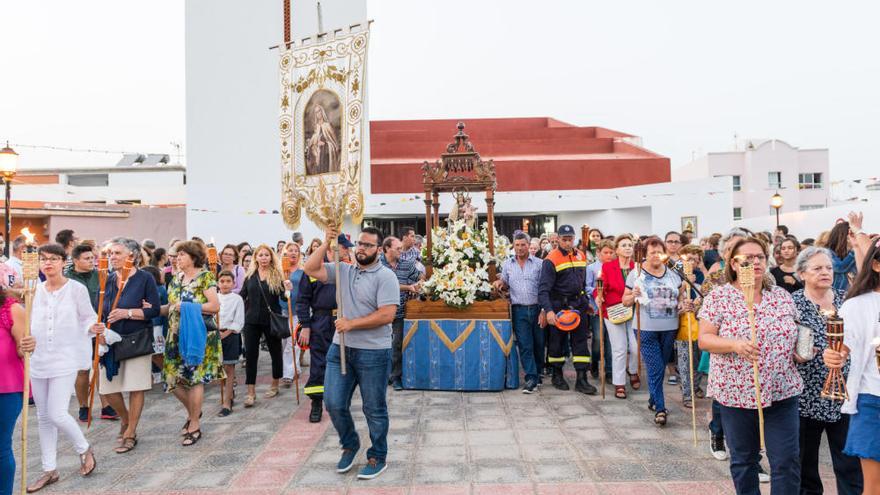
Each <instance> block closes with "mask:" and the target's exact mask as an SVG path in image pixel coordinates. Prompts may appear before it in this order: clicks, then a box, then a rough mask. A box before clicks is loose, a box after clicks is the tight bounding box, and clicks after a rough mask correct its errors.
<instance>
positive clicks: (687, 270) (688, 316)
mask: <svg viewBox="0 0 880 495" xmlns="http://www.w3.org/2000/svg"><path fill="white" fill-rule="evenodd" d="M682 269H683V270H684V275H685V277H687V279H688V280H690V277H691V276H692V275H693V274H694V265H693V263H692V262H691V261H690V259H689V257H688V256H687V255H684V256H683V257H682ZM681 288H682V290H683V291H684V300H685V301H687V302H691V289H690V286H689V285H688V284H687V283H683V284H681ZM693 317H694V314H693V312H690V311H689V312H687V313H685V315H684V320H685V324H686V326H687V346H688V373H689V376H690V379H691V428H692V430H693V432H694V447H696V446H697V396H696V395H695V394H694V344H693V342H692V341H691V336H692V333H691V332H692V331H693V330H692V329H691V321H692V320H693Z"/></svg>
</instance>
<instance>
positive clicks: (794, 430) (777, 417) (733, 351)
mask: <svg viewBox="0 0 880 495" xmlns="http://www.w3.org/2000/svg"><path fill="white" fill-rule="evenodd" d="M767 256H768V250H767V245H766V244H765V243H764V241H762V240H760V239H758V238H755V237H749V238H745V239H740V240H739V241H737V242H736V243H735V244H734V245H733V248H732V249H731V255H730V259H729V260H728V263H727V265H726V267H725V273H726V275H727V279H728V280H729V283H728V284H726V285H722V286H720V287H717V288H716V289H714V290H713V291H712V292H710V293H709V294H707V295H706V298H705V299H704V300H703V306H702V308H701V310H700V315H699V319H700V336H699V342H700V349H702V350H704V351H708V352H710V353H711V354H712V357H711V360H712V363H711V368H712V372H711V373H710V375H709V395H711V396H713V397H714V398H715V400H717V401H718V403H719V404H720V405H721V423H722V425H723V427H724V433H725V436H726V437H727V446H728V447H729V448H730V474H731V477H732V478H733V483H734V485H735V487H736V492H737V493H750V494H752V493H755V494H756V493H760V490H759V489H758V473H759V464H758V462H759V459H760V449H761V446H760V442H759V441H758V438H759V435H758V414H757V408H758V407H759V406H758V405H757V404H756V400H755V386H754V382H753V378H752V377H753V374H752V366H753V364H752V363H755V362H757V363H758V369H759V376H760V381H761V404H760V407H761V408H762V409H763V410H764V421H765V424H766V427H765V429H764V432H765V436H766V452H767V457H768V458H769V460H770V465H771V466H772V469H771V479H770V483H771V491H772V492H773V493H797V492H798V490H799V487H800V481H801V476H800V454H799V448H798V440H799V434H798V429H799V425H800V421H799V419H798V395H800V393H801V391H802V390H803V381H802V380H801V376H800V374H798V372H797V368H796V367H795V361H794V356H795V355H794V350H795V346H796V344H797V333H798V332H797V325H796V324H795V317H796V315H797V309H796V308H795V306H794V302H793V301H792V299H791V295H789V293H788V292H786V291H785V290H784V289H781V288H779V287H776V286H775V285H771V284H770V283H769V281H767V280H765V278H764V274H765V272H766V271H767ZM745 261H748V262H750V263H752V264H753V265H754V270H755V273H754V274H755V281H756V283H755V287H754V289H753V290H754V293H753V294H754V311H755V327H756V329H757V334H758V338H757V343H756V344H753V343H752V339H751V329H750V325H749V318H748V312H747V308H746V304H745V298H744V293H743V286H742V285H741V284H740V282H739V278H738V275H739V273H740V272H741V271H742V269H743V267H742V264H743V262H745Z"/></svg>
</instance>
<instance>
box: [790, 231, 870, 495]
mask: <svg viewBox="0 0 880 495" xmlns="http://www.w3.org/2000/svg"><path fill="white" fill-rule="evenodd" d="M787 241H788V240H786V241H783V242H787ZM793 268H794V269H795V272H796V273H797V275H798V277H799V278H800V281H801V282H802V283H803V287H804V288H803V289H799V290H797V291H795V292H794V293H793V294H792V295H791V297H792V299H794V305H795V307H796V308H797V312H798V315H797V321H798V323H799V327H798V328H799V334H798V344H799V345H798V351H799V352H798V355H799V357H800V358H801V360H802V361H804V362H799V363H798V365H797V368H798V372H799V373H800V374H801V378H802V379H803V380H804V391H803V393H802V394H801V396H800V400H799V401H798V402H799V403H798V409H799V411H800V418H801V424H800V448H801V491H802V492H804V493H822V479H821V478H820V477H819V444H820V443H821V442H822V433H823V432H825V435H826V436H827V437H828V448H829V450H830V451H831V462H832V464H833V465H834V476H835V477H836V478H837V493H839V494H841V495H847V494H857V493H862V469H861V467H860V466H859V460H858V458H856V457H851V456H848V455H846V454H844V453H843V447H844V444H845V443H846V434H847V430H848V429H849V415H846V414H841V413H840V406H841V405H842V403H841V402H839V401H832V400H828V399H823V398H822V397H821V395H820V394H821V393H822V387H823V386H824V384H825V379H826V378H827V377H828V368H827V367H825V361H823V360H822V351H824V350H825V349H826V348H827V347H828V338H827V335H826V317H825V316H824V314H834V313H837V310H838V309H840V305H841V304H843V299H844V293H843V291H841V290H837V289H834V288H833V287H831V284H832V282H833V281H834V265H833V263H832V262H831V252H830V251H829V250H828V249H826V248H820V247H813V246H811V247H808V248H806V249H805V250H804V251H803V252H801V253H800V255H798V257H797V260H796V261H795V263H794V266H793ZM807 337H810V338H809V340H808V341H806V342H803V345H802V342H801V340H806V338H807ZM801 347H803V349H801ZM802 353H805V354H802ZM848 374H849V363H848V362H847V363H846V366H844V368H843V375H844V376H846V375H848Z"/></svg>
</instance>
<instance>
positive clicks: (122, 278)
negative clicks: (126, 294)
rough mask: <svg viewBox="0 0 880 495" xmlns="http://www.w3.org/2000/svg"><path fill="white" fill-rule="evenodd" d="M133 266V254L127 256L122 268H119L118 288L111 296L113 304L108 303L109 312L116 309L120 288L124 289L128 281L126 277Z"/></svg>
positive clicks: (120, 293) (120, 292)
mask: <svg viewBox="0 0 880 495" xmlns="http://www.w3.org/2000/svg"><path fill="white" fill-rule="evenodd" d="M133 268H134V256H129V257H128V258H127V259H126V260H125V263H124V264H123V265H122V268H120V269H119V272H118V273H119V275H118V277H119V278H118V279H117V287H118V288H119V290H118V291H116V297H115V298H113V304H112V305H110V312H111V313H112V312H113V310H114V309H116V305H117V304H119V296H121V295H122V290H123V289H125V284H126V283H127V282H128V277H129V276H130V275H131V271H132V269H133Z"/></svg>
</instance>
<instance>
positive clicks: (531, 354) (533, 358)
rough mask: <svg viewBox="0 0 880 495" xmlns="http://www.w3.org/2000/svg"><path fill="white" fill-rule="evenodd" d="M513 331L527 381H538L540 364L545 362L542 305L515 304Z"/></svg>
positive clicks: (513, 309)
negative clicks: (540, 317)
mask: <svg viewBox="0 0 880 495" xmlns="http://www.w3.org/2000/svg"><path fill="white" fill-rule="evenodd" d="M511 309H512V311H513V332H514V333H515V334H516V348H517V349H518V350H519V360H520V362H521V363H522V367H523V373H525V375H526V381H529V380H532V381H534V382H535V383H538V378H539V375H538V364H539V363H541V364H543V362H544V330H543V329H542V328H541V327H540V326H538V315H539V314H540V313H541V307H540V306H539V305H537V304H533V305H529V306H525V305H522V304H514V305H513V306H512V307H511Z"/></svg>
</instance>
